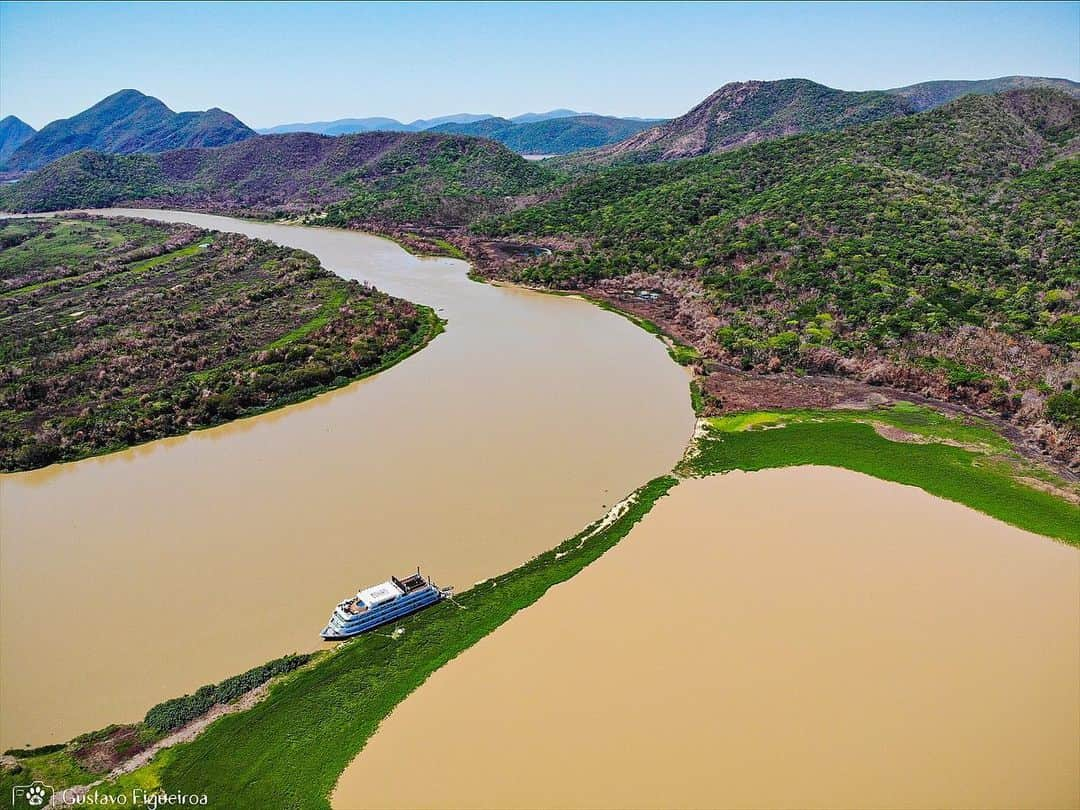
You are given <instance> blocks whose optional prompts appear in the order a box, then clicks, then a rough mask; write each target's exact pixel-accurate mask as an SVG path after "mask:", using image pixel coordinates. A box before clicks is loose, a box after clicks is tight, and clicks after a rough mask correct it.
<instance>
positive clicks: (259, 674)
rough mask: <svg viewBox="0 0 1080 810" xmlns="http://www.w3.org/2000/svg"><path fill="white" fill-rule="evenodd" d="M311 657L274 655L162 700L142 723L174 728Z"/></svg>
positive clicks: (159, 730)
mask: <svg viewBox="0 0 1080 810" xmlns="http://www.w3.org/2000/svg"><path fill="white" fill-rule="evenodd" d="M310 660H311V656H310V655H307V654H305V655H286V656H283V657H281V658H275V659H274V660H273V661H268V662H267V663H265V664H263V665H262V666H258V667H255V668H253V669H249V670H248V671H247V672H245V673H243V674H241V675H234V676H233V677H231V678H226V679H225V680H223V681H222V682H221V683H216V684H207V685H206V686H202V687H200V688H199V689H196V690H195V694H193V695H184V696H183V697H178V698H172V699H171V700H165V701H162V702H161V703H159V704H157V705H156V706H154V707H153V708H151V709H150V710H149V711H148V712H147V713H146V717H145V718H143V723H144V724H145V725H146V726H147V728H150V729H152V730H153V731H155V732H156V733H158V734H167V733H169V732H170V731H175V730H176V729H178V728H180V727H181V726H185V725H187V724H188V723H190V722H191V721H192V720H194V719H195V718H197V717H201V716H202V715H204V714H206V712H207V711H209V710H210V708H211V707H212V706H216V705H217V704H219V703H232V702H233V701H234V700H236V699H237V698H239V697H240V696H241V695H244V694H246V693H247V692H250V691H251V690H252V689H254V688H256V687H257V686H262V685H263V684H264V683H266V682H267V681H269V680H270V679H271V678H276V677H277V676H278V675H284V674H285V673H287V672H292V671H293V670H294V669H297V668H298V667H302V666H303V665H304V664H306V663H307V662H308V661H310Z"/></svg>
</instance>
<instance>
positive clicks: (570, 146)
mask: <svg viewBox="0 0 1080 810" xmlns="http://www.w3.org/2000/svg"><path fill="white" fill-rule="evenodd" d="M656 123H657V122H656V121H641V120H637V119H631V118H614V117H612V116H608V115H575V116H571V117H568V118H549V119H547V120H544V121H526V122H516V121H509V120H507V119H506V118H485V119H483V120H482V121H474V122H472V123H468V124H453V123H451V124H440V125H439V126H437V127H434V128H432V130H431V131H432V132H453V133H455V134H458V135H472V136H473V137H477V138H490V139H491V140H493V141H498V142H499V143H501V144H503V145H505V146H507V147H509V148H510V149H513V150H514V151H515V152H518V153H520V154H523V155H565V154H567V153H569V152H577V151H578V150H580V149H591V148H593V147H597V146H605V145H607V144H610V143H617V142H618V141H621V140H623V139H624V138H629V137H630V136H631V135H633V134H635V133H637V132H641V130H643V129H648V128H649V127H652V126H654V125H655V124H656Z"/></svg>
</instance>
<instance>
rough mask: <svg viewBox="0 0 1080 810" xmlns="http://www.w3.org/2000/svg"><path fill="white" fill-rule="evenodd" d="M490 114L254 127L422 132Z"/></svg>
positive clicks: (324, 132)
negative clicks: (409, 119)
mask: <svg viewBox="0 0 1080 810" xmlns="http://www.w3.org/2000/svg"><path fill="white" fill-rule="evenodd" d="M485 118H491V116H490V115H480V114H476V113H457V114H456V115H443V116H440V117H438V118H418V119H417V120H415V121H412V122H410V123H408V124H404V123H402V122H401V121H398V120H397V119H396V118H382V117H378V116H376V117H374V118H338V119H336V120H334V121H309V122H307V123H299V124H278V125H277V126H273V127H264V128H262V129H258V130H256V132H258V133H259V134H260V135H282V134H284V133H287V132H314V133H315V134H317V135H353V134H355V133H357V132H423V131H424V130H425V129H431V128H432V127H437V126H439V125H440V124H451V123H453V124H468V123H472V122H473V121H482V120H484V119H485Z"/></svg>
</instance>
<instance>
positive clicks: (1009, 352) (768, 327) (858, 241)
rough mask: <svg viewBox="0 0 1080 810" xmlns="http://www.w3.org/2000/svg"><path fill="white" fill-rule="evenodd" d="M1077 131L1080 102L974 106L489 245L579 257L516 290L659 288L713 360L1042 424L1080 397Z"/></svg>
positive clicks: (718, 170)
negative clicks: (869, 386) (539, 243)
mask: <svg viewBox="0 0 1080 810" xmlns="http://www.w3.org/2000/svg"><path fill="white" fill-rule="evenodd" d="M1078 132H1080V100H1077V99H1076V98H1073V97H1071V96H1069V95H1067V94H1064V93H1060V92H1056V91H1050V90H1024V91H1014V92H1010V93H1007V94H1004V95H1000V96H974V95H973V96H966V97H963V98H961V99H958V100H957V101H955V102H952V103H951V104H949V105H947V106H945V107H941V108H938V109H936V110H933V111H930V112H926V113H921V114H918V115H912V116H908V117H902V118H896V119H893V120H889V121H885V122H880V123H876V124H872V125H868V126H862V127H857V128H853V129H849V130H845V131H843V132H838V133H825V134H817V135H801V136H796V137H790V138H784V139H780V140H775V141H768V142H765V143H760V144H757V145H754V146H751V147H748V148H744V149H740V150H737V151H734V152H728V153H724V154H720V155H715V156H707V157H702V158H697V159H692V160H684V161H676V162H670V163H657V164H650V165H643V166H622V167H616V168H611V169H607V170H604V171H601V172H598V173H596V174H595V175H591V176H587V177H585V178H584V179H582V180H581V181H580V182H578V183H577V184H576V185H574V186H572V187H571V188H569V190H567V191H566V192H565V193H564V194H563V195H562V196H561V197H560V198H558V199H555V200H553V201H549V202H546V203H544V204H541V205H536V206H533V207H530V208H526V209H524V210H520V211H517V212H515V213H513V214H510V215H508V216H506V217H504V218H502V219H498V220H494V221H489V222H486V223H484V224H482V225H481V226H480V228H479V229H480V230H481V231H483V232H484V233H486V234H489V235H497V236H508V235H516V236H523V237H527V238H536V237H539V236H549V237H554V236H558V237H561V238H562V240H564V241H575V242H576V243H577V244H578V245H579V248H578V249H577V250H572V251H562V252H557V253H556V254H555V255H554V256H553V257H551V258H550V259H547V260H542V261H538V262H534V263H531V264H529V265H528V266H526V267H524V268H520V269H519V270H518V271H517V275H518V277H519V278H522V279H524V280H528V281H533V282H541V283H545V284H552V285H555V286H559V287H575V286H600V287H603V286H605V285H607V286H609V287H614V288H617V287H619V286H627V287H634V288H647V289H653V290H656V291H660V292H662V293H663V294H664V295H666V296H670V297H671V298H672V299H673V301H674V302H675V303H674V304H673V308H672V312H673V314H672V316H671V317H672V325H673V327H674V328H676V329H678V330H679V331H681V333H682V334H683V335H684V336H685V337H687V338H688V339H690V340H691V341H692V342H693V343H694V344H695V345H696V346H697V348H699V349H700V350H701V351H702V352H703V353H704V354H705V355H706V356H707V357H713V358H716V359H719V360H722V361H726V362H729V363H734V364H738V365H741V366H743V367H744V368H747V369H757V370H762V371H767V370H778V369H783V368H788V369H806V370H822V371H832V372H837V371H838V372H841V373H845V374H851V375H854V376H857V377H860V378H862V379H867V380H872V381H877V382H882V383H889V384H893V385H898V386H901V387H907V388H909V389H914V390H919V391H925V392H926V393H928V394H932V395H934V396H937V397H939V398H954V399H957V398H958V399H962V400H967V401H969V402H972V403H974V404H977V405H980V406H984V407H994V408H998V409H1000V410H1001V411H1002V412H1003V413H1005V414H1010V415H1016V416H1018V418H1020V419H1028V420H1029V421H1038V420H1039V419H1041V417H1042V415H1043V405H1044V402H1045V400H1046V398H1047V396H1048V395H1051V394H1054V393H1055V392H1057V393H1058V394H1061V393H1062V392H1063V391H1064V392H1065V394H1064V395H1063V396H1064V397H1065V399H1066V400H1067V399H1068V398H1069V397H1070V396H1071V397H1073V398H1075V397H1076V395H1075V394H1069V393H1068V392H1067V390H1066V389H1067V387H1069V386H1071V385H1076V386H1077V387H1078V388H1080V380H1075V381H1074V380H1073V378H1074V377H1075V376H1076V372H1075V368H1076V366H1075V363H1076V362H1077V358H1078V356H1080V308H1078V296H1080V255H1078V250H1080V226H1078V222H1080V159H1078V158H1077V157H1075V156H1074V155H1075V154H1076V151H1077V143H1078V141H1077V134H1078ZM1070 156H1071V157H1070ZM607 279H610V281H605V280H607ZM1070 363H1072V364H1074V365H1072V366H1071V368H1072V371H1070V370H1069V369H1070ZM1063 401H1064V400H1062V399H1058V400H1054V402H1056V403H1057V404H1058V406H1061V404H1062V402H1063ZM1073 407H1074V410H1073V411H1071V413H1073V416H1071V417H1069V416H1067V415H1066V414H1067V413H1069V412H1070V411H1068V409H1067V408H1064V407H1063V406H1062V407H1060V408H1059V409H1058V410H1057V411H1056V412H1058V413H1060V414H1061V417H1060V419H1059V427H1060V426H1061V425H1064V424H1065V423H1066V422H1068V421H1069V420H1070V419H1071V420H1074V421H1073V424H1074V425H1075V420H1077V419H1078V418H1080V409H1076V408H1075V403H1074V405H1073ZM1051 410H1052V411H1053V410H1054V409H1053V408H1052V409H1051ZM1076 427H1080V425H1076ZM1075 439H1076V436H1075V434H1073V439H1072V441H1073V442H1074V444H1073V445H1072V448H1073V449H1072V451H1071V453H1072V454H1073V455H1074V456H1075V455H1076V454H1077V452H1078V451H1077V449H1076V448H1077V443H1075ZM1077 460H1080V459H1076V458H1074V462H1075V461H1077Z"/></svg>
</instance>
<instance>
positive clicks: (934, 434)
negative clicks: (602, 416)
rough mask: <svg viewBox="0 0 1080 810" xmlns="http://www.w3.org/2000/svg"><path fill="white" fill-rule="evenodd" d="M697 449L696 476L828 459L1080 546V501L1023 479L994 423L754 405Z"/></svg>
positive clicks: (904, 412)
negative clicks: (904, 437)
mask: <svg viewBox="0 0 1080 810" xmlns="http://www.w3.org/2000/svg"><path fill="white" fill-rule="evenodd" d="M869 422H879V423H881V424H885V425H890V426H895V427H901V428H902V429H904V430H906V431H908V432H910V433H914V434H917V435H921V436H923V437H925V438H927V439H931V440H934V439H936V440H939V441H940V440H951V441H954V442H962V443H964V444H971V445H976V446H978V447H979V448H981V449H979V450H969V449H967V448H966V447H956V446H952V445H947V444H941V443H938V441H929V442H927V443H913V442H900V441H892V440H890V439H886V438H884V437H883V436H881V435H879V434H878V433H877V432H876V431H875V430H874V428H873V426H872V425H871V424H869ZM708 424H709V427H708V428H707V432H706V435H705V436H704V437H702V438H701V439H700V440H699V441H698V447H697V453H696V454H694V455H692V456H691V457H689V458H688V459H687V460H686V461H685V462H683V464H682V465H681V467H680V472H683V473H685V474H688V475H711V474H714V473H722V472H726V471H728V470H763V469H767V468H770V467H793V466H798V465H801V464H821V465H826V466H832V467H844V468H846V469H849V470H855V471H856V472H861V473H866V474H867V475H872V476H874V477H876V478H881V479H884V480H886V481H895V482H897V483H900V484H909V485H911V486H916V487H919V488H920V489H923V490H926V491H927V492H929V493H930V494H932V495H937V496H938V497H940V498H945V499H947V500H950V501H957V502H958V503H962V504H964V505H966V506H969V507H971V508H972V509H976V510H978V511H980V512H983V513H985V514H987V515H990V516H991V517H995V518H997V519H998V520H1002V521H1004V522H1006V523H1011V524H1012V525H1014V526H1018V527H1019V528H1021V529H1026V530H1028V531H1031V532H1035V533H1037V534H1043V535H1046V536H1047V537H1053V538H1056V539H1059V540H1064V541H1065V542H1068V543H1070V544H1073V545H1080V507H1077V506H1075V505H1073V504H1071V503H1069V502H1068V501H1066V500H1064V499H1062V498H1059V497H1056V496H1054V495H1052V494H1049V493H1047V492H1043V491H1040V490H1038V489H1035V488H1033V487H1031V486H1029V485H1028V484H1026V483H1024V482H1022V481H1020V480H1018V477H1019V476H1020V473H1021V472H1023V470H1022V468H1019V467H1018V466H1017V465H1016V463H1015V460H1014V459H1011V458H1008V457H1006V456H1003V455H997V454H994V453H993V452H986V451H996V452H997V453H1002V452H1004V451H1006V450H1007V447H1008V444H1007V443H1006V442H1005V440H1004V439H1002V438H1001V437H1000V436H998V435H997V434H996V433H994V432H993V431H992V430H991V429H990V428H989V427H987V426H985V425H982V424H977V423H968V422H963V421H960V420H958V419H950V418H949V417H945V416H942V415H941V414H938V413H936V412H935V411H931V410H929V409H927V408H918V407H916V406H913V405H904V406H902V407H900V408H893V409H879V410H875V411H792V412H781V413H773V412H755V413H747V414H736V415H734V416H727V417H720V418H717V419H713V420H710V421H709V423H708Z"/></svg>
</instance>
